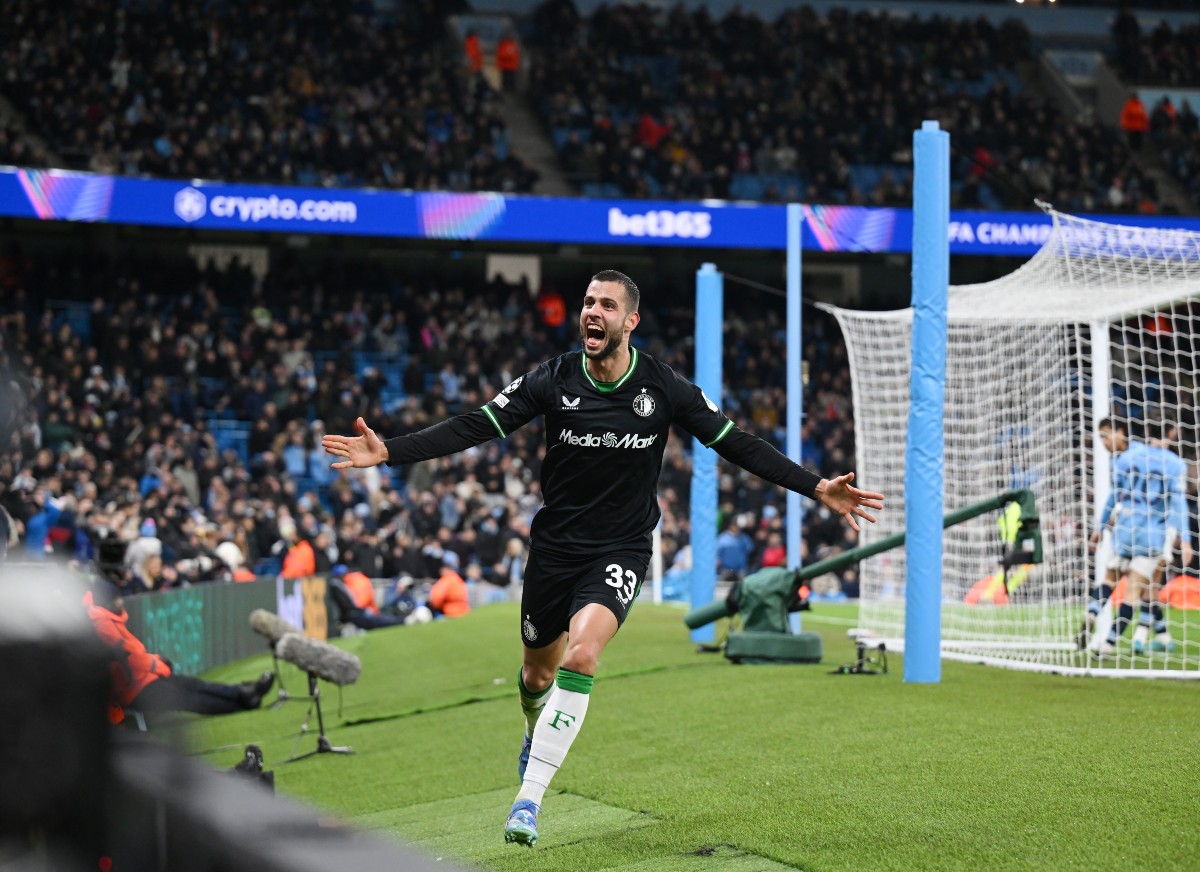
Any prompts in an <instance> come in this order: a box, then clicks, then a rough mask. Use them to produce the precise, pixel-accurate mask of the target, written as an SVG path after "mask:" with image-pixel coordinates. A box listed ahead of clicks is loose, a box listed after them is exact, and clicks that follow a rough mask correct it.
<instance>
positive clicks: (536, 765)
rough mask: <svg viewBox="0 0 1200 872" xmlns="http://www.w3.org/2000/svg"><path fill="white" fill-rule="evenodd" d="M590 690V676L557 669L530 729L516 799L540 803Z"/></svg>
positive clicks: (583, 711)
mask: <svg viewBox="0 0 1200 872" xmlns="http://www.w3.org/2000/svg"><path fill="white" fill-rule="evenodd" d="M591 690H592V676H590V675H583V674H581V673H578V672H572V671H571V670H570V669H559V670H558V679H557V681H556V682H555V687H554V692H553V693H551V694H550V698H549V699H547V700H546V707H545V708H544V709H542V714H541V716H540V717H538V721H537V727H536V729H535V730H534V733H533V746H532V747H531V748H530V750H529V766H528V767H527V768H526V769H525V780H524V781H523V782H522V783H521V790H520V792H519V793H517V799H518V800H521V799H528V800H530V801H531V802H534V803H537V805H539V806H540V805H541V804H542V797H543V796H544V795H545V793H546V788H547V787H549V786H550V779H552V778H553V777H554V773H555V772H557V771H558V767H559V766H561V765H562V763H563V760H565V759H566V756H567V751H569V750H570V749H571V743H572V742H574V741H575V737H576V736H577V735H578V734H579V729H580V727H582V726H583V718H584V715H586V714H587V707H588V699H589V695H590V693H591Z"/></svg>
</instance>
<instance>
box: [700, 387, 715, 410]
mask: <svg viewBox="0 0 1200 872" xmlns="http://www.w3.org/2000/svg"><path fill="white" fill-rule="evenodd" d="M700 396H702V397H704V404H705V405H706V406H708V408H709V411H711V412H715V411H717V404H716V403H714V402H713V401H712V400H710V399H709V398H708V394H706V393H704V391H703V390H701V391H700Z"/></svg>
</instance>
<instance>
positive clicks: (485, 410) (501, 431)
mask: <svg viewBox="0 0 1200 872" xmlns="http://www.w3.org/2000/svg"><path fill="white" fill-rule="evenodd" d="M479 408H481V409H483V414H485V415H487V416H488V420H489V421H491V422H492V426H493V427H495V428H496V432H497V433H499V434H500V438H501V439H507V438H508V434H507V433H505V432H504V428H503V427H501V426H500V422H499V421H497V420H496V415H495V413H494V412H493V411H492V410H491V409H489V408H488V407H487V404H486V403H485V404H484V405H482V406H480V407H479Z"/></svg>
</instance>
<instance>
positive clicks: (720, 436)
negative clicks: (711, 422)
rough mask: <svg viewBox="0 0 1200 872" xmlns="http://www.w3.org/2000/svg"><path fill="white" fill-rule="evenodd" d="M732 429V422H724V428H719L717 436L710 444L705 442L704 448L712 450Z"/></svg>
mask: <svg viewBox="0 0 1200 872" xmlns="http://www.w3.org/2000/svg"><path fill="white" fill-rule="evenodd" d="M732 429H733V422H732V421H726V422H725V426H724V427H722V428H721V432H720V433H718V434H717V436H716V438H715V439H713V441H712V442H705V443H704V447H705V448H712V447H713V446H714V445H716V444H717V443H718V442H720V441H721V440H722V439H724V438H725V437H726V436H728V435H729V431H730V430H732Z"/></svg>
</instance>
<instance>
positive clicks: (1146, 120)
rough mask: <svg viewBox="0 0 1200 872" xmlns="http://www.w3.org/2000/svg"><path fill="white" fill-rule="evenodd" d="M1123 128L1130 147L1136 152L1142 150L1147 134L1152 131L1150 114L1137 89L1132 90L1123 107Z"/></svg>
mask: <svg viewBox="0 0 1200 872" xmlns="http://www.w3.org/2000/svg"><path fill="white" fill-rule="evenodd" d="M1121 129H1122V130H1123V131H1125V136H1126V137H1127V138H1128V140H1129V147H1130V148H1131V149H1132V150H1133V151H1135V152H1137V151H1141V150H1142V143H1143V142H1144V141H1145V137H1146V134H1147V133H1149V132H1150V116H1149V115H1148V114H1146V106H1145V104H1144V103H1142V99H1141V97H1139V96H1138V93H1137V91H1131V92H1130V93H1129V96H1128V97H1127V98H1126V99H1125V105H1123V106H1122V107H1121Z"/></svg>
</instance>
